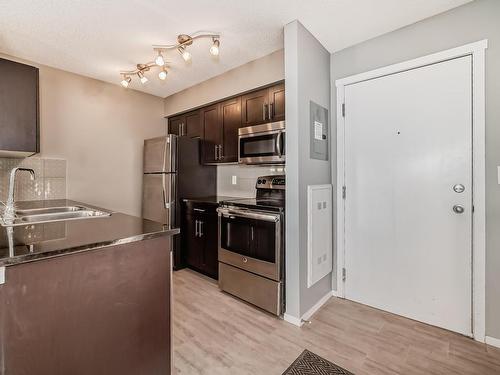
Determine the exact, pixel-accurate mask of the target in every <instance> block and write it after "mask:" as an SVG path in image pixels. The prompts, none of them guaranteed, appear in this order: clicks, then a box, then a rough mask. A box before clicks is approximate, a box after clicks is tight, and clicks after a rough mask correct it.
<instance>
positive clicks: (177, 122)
mask: <svg viewBox="0 0 500 375" xmlns="http://www.w3.org/2000/svg"><path fill="white" fill-rule="evenodd" d="M168 132H169V134H176V135H186V136H188V137H191V138H194V137H201V136H202V131H201V123H200V113H199V111H193V112H189V113H186V114H184V115H179V116H175V117H171V118H169V119H168Z"/></svg>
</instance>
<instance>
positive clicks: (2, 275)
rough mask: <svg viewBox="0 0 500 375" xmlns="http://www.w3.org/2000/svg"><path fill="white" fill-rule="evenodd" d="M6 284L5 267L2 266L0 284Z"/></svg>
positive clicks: (0, 268)
mask: <svg viewBox="0 0 500 375" xmlns="http://www.w3.org/2000/svg"><path fill="white" fill-rule="evenodd" d="M2 284H5V267H0V285H2Z"/></svg>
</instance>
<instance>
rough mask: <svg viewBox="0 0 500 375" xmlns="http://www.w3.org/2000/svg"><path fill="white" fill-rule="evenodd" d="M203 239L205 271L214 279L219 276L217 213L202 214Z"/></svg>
mask: <svg viewBox="0 0 500 375" xmlns="http://www.w3.org/2000/svg"><path fill="white" fill-rule="evenodd" d="M201 220H202V221H201V230H200V232H201V234H200V235H201V241H202V242H203V245H204V249H203V271H204V272H205V273H206V274H207V275H208V276H210V277H213V278H214V279H217V278H218V273H219V272H218V269H219V257H218V252H219V241H218V238H219V237H218V217H217V215H216V214H205V215H202V219H201Z"/></svg>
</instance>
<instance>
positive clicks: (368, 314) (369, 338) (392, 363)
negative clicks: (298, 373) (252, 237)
mask: <svg viewBox="0 0 500 375" xmlns="http://www.w3.org/2000/svg"><path fill="white" fill-rule="evenodd" d="M311 320H312V323H311V324H308V325H306V326H304V327H302V328H298V327H295V326H293V325H290V324H289V323H286V322H284V321H282V320H278V319H277V318H275V317H272V316H270V315H267V314H265V313H263V312H261V311H260V310H257V309H255V308H254V307H252V306H250V305H247V304H246V303H244V302H241V301H239V300H237V299H235V298H233V297H231V296H229V295H227V294H225V293H222V292H220V291H219V289H218V287H217V284H216V283H215V282H214V281H212V280H211V279H208V278H206V277H204V276H201V275H199V274H197V273H195V272H193V271H190V270H182V271H178V272H174V363H175V369H176V371H177V374H214V375H226V374H231V375H240V374H252V375H260V374H263V375H280V374H281V373H282V372H283V371H284V370H285V369H286V368H287V367H288V366H289V365H290V364H291V363H292V362H293V361H294V360H295V358H296V357H297V356H298V355H299V354H300V353H301V352H302V351H303V350H304V349H309V350H310V351H312V352H314V353H316V354H319V355H321V356H322V357H324V358H326V359H328V360H330V361H332V362H334V363H336V364H338V365H339V366H342V367H344V368H346V369H347V370H350V371H352V372H354V373H355V374H358V375H363V374H366V375H368V374H370V375H377V374H405V375H407V374H426V375H432V374H467V375H471V374H474V375H488V374H500V349H497V348H494V347H491V346H488V345H485V344H480V343H477V342H475V341H473V340H471V339H469V338H466V337H463V336H461V335H459V334H455V333H452V332H449V331H446V330H443V329H440V328H436V327H432V326H429V325H426V324H423V323H419V322H415V321H413V320H410V319H406V318H403V317H399V316H396V315H393V314H390V313H387V312H383V311H380V310H377V309H373V308H370V307H367V306H364V305H361V304H358V303H354V302H350V301H346V300H342V299H338V298H331V299H330V300H329V301H328V303H327V304H325V306H323V308H321V310H320V311H318V312H317V313H316V314H315V315H314V316H313V318H312V319H311Z"/></svg>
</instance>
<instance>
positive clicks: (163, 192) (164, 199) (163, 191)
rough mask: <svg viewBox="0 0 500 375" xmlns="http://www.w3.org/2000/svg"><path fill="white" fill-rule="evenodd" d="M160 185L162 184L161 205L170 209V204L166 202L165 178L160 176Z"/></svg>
mask: <svg viewBox="0 0 500 375" xmlns="http://www.w3.org/2000/svg"><path fill="white" fill-rule="evenodd" d="M161 183H162V195H163V205H164V206H165V208H170V202H168V201H167V191H166V186H165V176H162V179H161Z"/></svg>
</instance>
